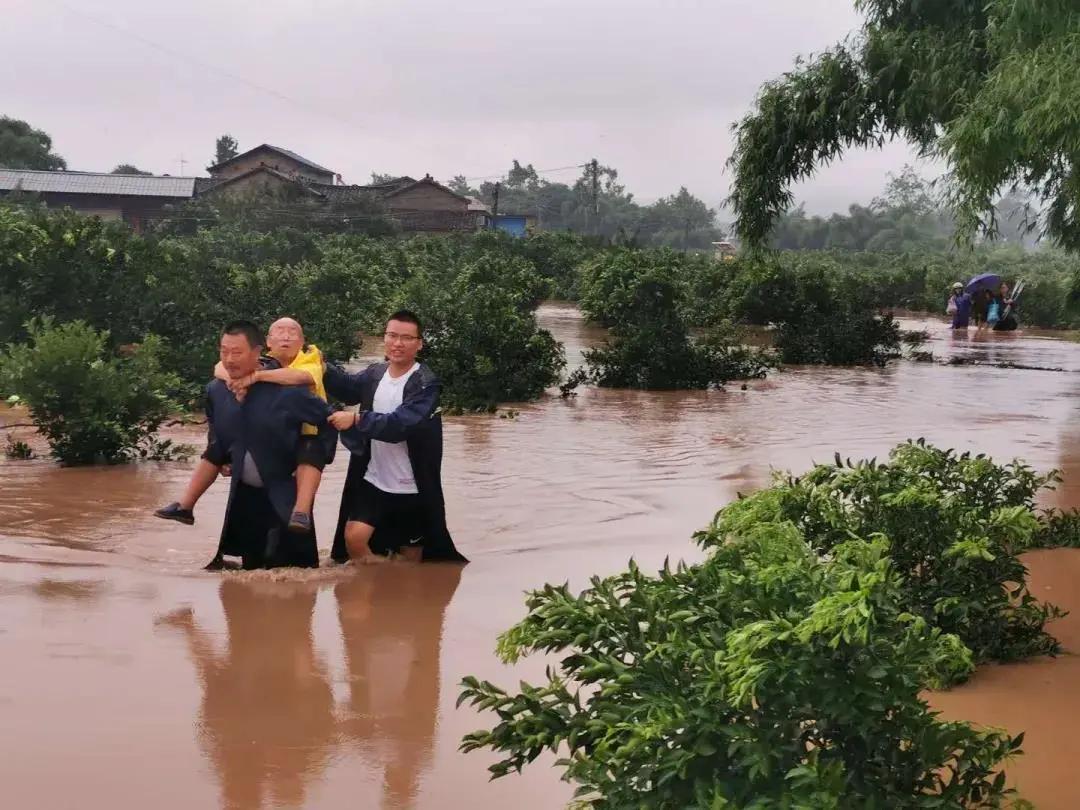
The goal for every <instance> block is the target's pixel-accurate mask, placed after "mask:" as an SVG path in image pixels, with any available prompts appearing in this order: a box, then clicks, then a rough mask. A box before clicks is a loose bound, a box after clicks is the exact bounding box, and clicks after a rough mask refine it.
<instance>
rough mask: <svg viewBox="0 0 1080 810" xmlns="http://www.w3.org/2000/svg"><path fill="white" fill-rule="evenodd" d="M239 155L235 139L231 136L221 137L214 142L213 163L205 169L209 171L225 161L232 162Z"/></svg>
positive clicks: (238, 145) (238, 147)
mask: <svg viewBox="0 0 1080 810" xmlns="http://www.w3.org/2000/svg"><path fill="white" fill-rule="evenodd" d="M239 154H240V144H239V143H237V141H236V138H234V137H233V136H232V135H222V136H221V137H220V138H218V139H217V140H216V141H215V142H214V162H213V163H211V164H210V165H209V166H207V167H206V168H207V169H210V168H213V167H214V166H216V165H218V164H219V163H224V162H225V161H226V160H232V159H233V158H234V157H236V156H237V155H239Z"/></svg>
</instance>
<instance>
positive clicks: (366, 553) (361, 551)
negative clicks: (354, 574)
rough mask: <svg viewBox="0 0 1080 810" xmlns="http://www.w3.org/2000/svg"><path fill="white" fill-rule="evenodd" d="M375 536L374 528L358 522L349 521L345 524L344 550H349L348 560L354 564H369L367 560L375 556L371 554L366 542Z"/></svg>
mask: <svg viewBox="0 0 1080 810" xmlns="http://www.w3.org/2000/svg"><path fill="white" fill-rule="evenodd" d="M373 534H375V527H374V526H369V525H368V524H367V523H361V522H360V521H358V520H350V521H349V522H348V523H346V524H345V548H347V549H348V550H349V559H350V560H352V561H353V562H354V563H357V564H361V563H366V562H370V561H371V560H370V559H369V558H371V557H373V556H375V555H373V554H372V553H371V546H370V545H368V541H369V540H371V535H373Z"/></svg>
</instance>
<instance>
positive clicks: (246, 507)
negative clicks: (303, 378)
mask: <svg viewBox="0 0 1080 810" xmlns="http://www.w3.org/2000/svg"><path fill="white" fill-rule="evenodd" d="M329 415H330V408H329V406H328V405H327V404H326V403H325V402H324V401H323V400H321V399H319V398H318V397H317V396H315V395H314V394H312V393H311V392H309V391H307V390H305V389H304V388H302V387H299V386H283V385H274V384H272V383H255V384H254V385H252V386H251V387H250V388H249V389H248V392H247V396H246V397H245V398H244V402H243V403H240V402H237V401H236V397H234V396H233V394H232V392H231V391H229V389H228V387H227V386H226V385H225V383H224V382H223V381H221V380H214V381H213V382H212V383H210V385H209V386H207V388H206V419H207V434H208V435H207V447H206V452H204V453H203V457H204V458H206V459H208V460H209V461H210V462H211V463H213V464H216V465H219V466H220V465H222V464H227V463H231V464H232V466H233V470H232V478H231V480H230V489H229V501H228V505H227V506H226V507H225V522H224V525H223V526H222V530H221V539H220V542H219V545H218V550H217V553H216V554H215V555H214V559H213V561H211V566H215V564H218V563H220V561H221V557H222V556H223V555H230V556H238V557H243V558H244V567H245V568H247V567H272V566H274V565H305V566H311V567H314V566H317V565H318V550H317V547H316V543H315V533H314V531H311V532H309V533H307V534H297V533H291V534H290V533H288V532H286V531H285V527H286V526H287V524H288V521H289V517H290V516H291V515H292V511H293V506H294V505H295V503H296V480H295V478H294V477H293V474H294V473H295V472H296V464H297V455H298V444H299V441H300V437H301V433H300V427H301V425H302V424H304V423H307V424H311V425H316V426H318V427H319V429H320V431H322V433H324V434H327V435H330V434H332V433H333V429H332V428H330V427H329V426H328V425H327V424H326V418H327V417H328V416H329ZM321 438H322V437H319V439H320V440H321ZM248 465H253V466H254V467H255V475H252V474H251V471H245V468H246V467H247V466H248ZM259 483H261V486H252V484H259ZM279 529H280V530H281V531H282V532H284V537H283V538H277V537H276V533H277V530H279ZM278 540H280V542H277V541H278Z"/></svg>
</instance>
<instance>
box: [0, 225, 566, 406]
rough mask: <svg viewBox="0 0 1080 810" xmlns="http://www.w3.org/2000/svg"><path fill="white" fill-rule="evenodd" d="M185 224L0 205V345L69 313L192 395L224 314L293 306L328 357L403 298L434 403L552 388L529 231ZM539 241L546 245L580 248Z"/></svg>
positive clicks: (546, 290) (340, 353)
mask: <svg viewBox="0 0 1080 810" xmlns="http://www.w3.org/2000/svg"><path fill="white" fill-rule="evenodd" d="M191 230H192V232H187V229H186V228H180V227H178V226H177V223H173V224H172V225H171V226H168V227H162V228H161V229H160V231H159V232H158V233H152V234H150V235H148V236H138V235H135V234H133V233H131V231H130V230H128V229H127V228H126V227H124V226H123V225H121V224H119V223H103V222H102V221H100V220H98V219H95V218H90V217H83V216H79V215H77V214H74V213H72V212H70V211H45V210H44V209H40V208H36V207H32V206H30V207H17V206H0V340H2V341H4V342H16V343H17V342H21V341H23V340H25V339H26V338H27V336H28V333H27V331H26V329H25V326H24V325H25V324H26V323H27V322H28V321H29V320H30V319H31V318H33V317H35V316H38V315H44V316H51V317H53V318H54V319H55V320H56V321H57V322H58V323H61V322H67V321H73V320H82V321H84V322H86V323H87V324H89V325H90V326H91V327H93V328H95V329H97V330H100V331H106V332H108V335H109V337H108V340H109V345H110V346H111V347H113V348H115V347H117V346H120V345H123V344H129V343H138V342H141V341H142V340H143V338H144V337H145V336H147V335H149V334H151V333H153V334H155V335H157V336H159V338H160V339H161V341H162V344H161V347H160V352H161V362H162V364H163V366H164V367H165V368H167V369H169V370H171V371H175V372H176V373H177V374H178V375H179V376H180V378H181V380H182V381H183V383H184V389H183V394H184V398H185V399H189V400H190V399H192V398H194V397H195V396H196V395H197V393H198V391H199V390H200V389H201V387H202V385H203V384H204V383H205V381H206V379H207V378H208V377H209V374H210V369H211V368H212V367H213V362H214V359H215V357H216V354H217V348H216V347H217V341H218V330H219V329H220V327H221V326H222V325H223V324H224V323H227V322H228V321H230V320H233V319H235V318H238V317H245V318H249V319H251V320H253V321H255V322H256V323H259V324H263V325H266V324H269V323H270V322H271V321H273V320H274V319H276V318H278V317H280V316H282V315H286V314H287V315H291V316H293V317H296V318H297V319H298V320H299V321H300V322H301V323H302V324H303V325H304V328H305V332H306V336H307V338H308V340H309V341H311V342H313V343H316V344H318V346H319V347H320V348H321V349H322V350H323V353H324V354H325V355H326V356H327V358H328V359H330V360H334V361H347V360H348V359H349V358H351V357H352V356H353V355H354V354H355V352H356V350H357V349H358V348H359V346H360V341H361V338H362V333H363V332H364V331H367V332H373V331H376V330H380V329H381V328H382V325H383V319H384V318H385V317H386V316H387V314H389V313H390V312H391V311H393V309H395V308H396V307H398V306H401V305H403V304H410V305H411V306H413V307H415V308H417V310H418V311H419V313H420V315H421V317H422V318H423V319H424V321H425V322H427V323H428V324H431V325H432V327H433V328H432V330H431V331H430V338H431V339H430V343H429V345H428V352H427V356H428V358H429V360H430V361H431V362H432V364H433V365H434V366H435V368H436V370H437V371H438V372H439V373H440V374H442V375H443V377H444V383H445V389H444V390H445V397H446V400H447V402H448V403H453V404H455V405H457V406H460V407H469V408H473V407H491V406H493V405H494V404H495V403H497V402H501V401H519V400H524V399H531V398H535V397H536V396H538V395H539V394H540V393H541V392H542V391H543V390H544V388H545V387H548V386H550V385H553V384H554V383H556V382H557V381H558V372H559V370H560V368H561V367H562V362H563V361H562V353H561V347H559V346H558V345H557V344H556V342H555V341H554V340H553V339H552V338H551V336H550V335H549V334H548V333H546V332H544V331H542V330H539V329H538V328H537V326H536V321H535V318H534V315H533V310H534V309H535V307H536V305H537V304H538V303H539V301H540V300H541V299H542V298H544V297H545V296H547V295H549V294H550V290H551V287H552V286H553V284H554V283H557V281H556V280H553V279H548V278H545V277H544V276H542V275H541V274H540V273H538V272H537V271H536V269H535V268H534V265H533V263H532V261H530V259H528V258H526V256H525V251H532V252H534V253H535V254H536V255H537V256H542V255H545V254H546V251H545V250H544V249H543V248H542V247H541V246H540V245H536V246H530V245H528V244H527V241H529V240H518V241H519V242H521V244H520V245H519V244H517V243H515V250H517V251H518V254H517V255H515V254H514V253H513V252H510V251H508V250H504V249H503V238H502V237H501V235H500V236H494V235H487V234H484V235H480V236H478V237H476V238H466V237H462V238H456V239H441V238H414V239H410V240H405V241H401V240H390V239H373V238H369V237H366V236H362V235H357V234H350V233H344V234H333V235H330V234H326V235H323V234H320V233H318V232H317V231H314V230H300V229H298V228H291V227H281V228H267V229H265V230H264V229H260V228H253V227H250V223H249V222H242V223H241V222H227V223H219V224H215V225H212V226H208V227H201V228H198V229H191ZM505 239H506V241H510V240H509V238H508V237H506V238H505ZM538 241H539V242H543V241H545V240H543V239H540V240H538ZM547 241H549V242H550V244H551V245H552V249H551V251H550V252H551V253H555V252H559V251H562V252H566V251H573V250H574V249H575V247H579V248H580V249H581V250H585V249H586V248H585V247H584V243H581V245H577V246H575V243H572V242H570V241H568V240H566V239H563V238H561V237H560V238H558V239H550V240H547ZM549 266H551V263H550V260H549Z"/></svg>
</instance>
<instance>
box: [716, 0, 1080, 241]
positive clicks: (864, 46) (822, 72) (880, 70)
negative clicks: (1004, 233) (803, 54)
mask: <svg viewBox="0 0 1080 810" xmlns="http://www.w3.org/2000/svg"><path fill="white" fill-rule="evenodd" d="M855 4H856V7H857V8H858V9H859V10H860V11H861V12H862V13H863V15H864V17H865V21H864V23H863V26H862V28H861V29H860V31H859V32H858V33H856V34H854V35H852V36H851V37H850V38H848V39H847V40H845V41H844V42H842V43H840V44H839V45H837V46H836V47H834V48H832V49H831V50H828V51H826V52H824V53H822V54H821V55H819V56H815V57H812V58H810V59H808V60H802V61H799V62H797V63H796V66H795V68H794V69H793V70H792V71H791V72H789V73H786V74H784V75H783V76H781V77H780V78H779V79H777V80H775V81H771V82H769V83H767V84H766V85H765V86H764V87H763V88H762V90H761V92H760V94H759V95H758V98H757V103H756V108H755V109H754V110H753V112H751V114H749V115H748V116H746V117H745V118H744V119H743V120H742V121H741V122H739V123H738V124H737V125H736V128H735V129H736V136H737V137H736V147H735V152H734V154H733V156H732V158H731V163H732V165H733V167H734V169H735V182H734V190H733V192H732V195H731V198H730V201H729V202H730V203H731V205H732V206H733V208H734V210H735V212H736V215H737V222H736V227H737V230H738V232H739V234H740V236H741V237H742V238H743V240H744V241H746V242H747V243H749V244H750V245H754V246H757V245H762V244H764V242H765V240H766V238H767V237H768V235H769V232H770V230H771V228H772V226H773V224H774V223H775V222H776V220H777V218H778V217H779V216H780V215H781V214H782V213H783V212H784V211H786V210H787V209H788V208H790V206H791V204H792V199H793V198H792V194H791V184H792V183H793V182H796V181H798V180H802V179H805V178H807V177H809V176H810V175H812V174H813V172H814V170H815V169H816V168H817V167H819V166H821V165H823V164H827V163H829V162H830V161H831V160H833V159H835V158H837V157H838V156H840V155H841V153H843V152H844V151H845V150H846V149H849V148H852V147H874V146H878V147H880V146H881V145H882V144H884V143H885V142H886V141H887V140H890V139H892V138H903V139H905V140H907V141H909V142H910V143H912V144H914V145H915V146H917V147H918V148H919V150H920V153H921V154H922V155H924V156H930V157H937V158H939V159H942V160H944V161H945V163H946V164H947V165H948V167H949V175H950V183H949V189H950V195H949V196H950V202H951V203H952V205H953V207H954V209H955V215H956V221H957V226H958V232H959V234H960V235H962V236H967V237H970V236H973V235H974V234H975V233H977V232H978V231H979V230H980V229H982V230H989V231H994V230H995V228H996V221H995V216H994V202H995V201H996V200H997V199H998V197H999V196H1000V194H1001V192H1002V190H1003V189H1007V188H1009V187H1010V186H1017V185H1020V186H1024V187H1026V188H1029V189H1031V190H1032V192H1033V193H1034V194H1035V196H1036V198H1037V201H1038V203H1039V207H1041V208H1042V209H1043V217H1042V218H1041V219H1042V225H1043V227H1044V228H1045V235H1046V236H1047V237H1048V238H1050V239H1052V240H1053V241H1055V242H1056V243H1058V244H1060V245H1061V246H1063V247H1065V248H1067V249H1070V250H1078V249H1080V4H1077V2H1076V0H855Z"/></svg>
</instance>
